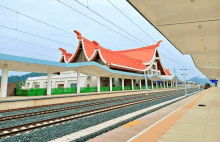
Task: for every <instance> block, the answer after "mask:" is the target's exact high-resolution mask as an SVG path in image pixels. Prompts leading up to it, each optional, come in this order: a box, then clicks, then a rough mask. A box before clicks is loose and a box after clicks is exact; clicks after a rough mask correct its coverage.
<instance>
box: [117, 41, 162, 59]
mask: <svg viewBox="0 0 220 142" xmlns="http://www.w3.org/2000/svg"><path fill="white" fill-rule="evenodd" d="M161 42H162V40H160V41H158V42H157V44H154V45H151V46H146V47H141V48H136V49H128V50H121V51H116V53H121V54H124V55H127V56H130V57H132V58H135V59H139V60H142V61H143V62H144V63H146V62H147V63H148V62H150V61H151V59H152V58H153V56H154V54H155V50H156V48H157V47H159V45H160V43H161Z"/></svg>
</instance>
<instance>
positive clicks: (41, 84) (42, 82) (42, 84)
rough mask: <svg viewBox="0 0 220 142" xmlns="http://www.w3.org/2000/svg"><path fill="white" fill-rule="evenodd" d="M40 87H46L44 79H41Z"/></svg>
mask: <svg viewBox="0 0 220 142" xmlns="http://www.w3.org/2000/svg"><path fill="white" fill-rule="evenodd" d="M40 88H44V81H43V80H41V81H40Z"/></svg>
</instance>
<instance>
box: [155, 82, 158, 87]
mask: <svg viewBox="0 0 220 142" xmlns="http://www.w3.org/2000/svg"><path fill="white" fill-rule="evenodd" d="M155 82H156V88H157V89H158V84H157V81H155Z"/></svg>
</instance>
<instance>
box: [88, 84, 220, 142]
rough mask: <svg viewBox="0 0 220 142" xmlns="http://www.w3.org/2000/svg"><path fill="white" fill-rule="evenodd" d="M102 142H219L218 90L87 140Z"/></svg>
mask: <svg viewBox="0 0 220 142" xmlns="http://www.w3.org/2000/svg"><path fill="white" fill-rule="evenodd" d="M199 104H204V105H206V106H203V107H200V106H198V105H199ZM101 141H105V142H114V141H115V142H116V141H117V142H124V141H129V142H130V141H132V142H151V141H152V142H156V141H158V142H188V141H190V142H194V141H195V142H197V141H198V142H202V141H204V142H212V141H213V142H220V89H219V88H211V89H208V90H205V91H203V92H200V93H198V94H197V95H194V96H191V97H188V98H186V99H184V100H181V101H179V102H176V103H174V104H172V105H169V106H167V107H165V108H163V109H160V110H158V111H156V112H153V113H151V114H149V115H146V116H144V117H142V118H140V119H137V120H135V121H132V122H130V123H127V124H125V125H123V126H121V127H119V128H116V129H114V130H112V131H109V132H107V133H105V134H102V135H101V136H98V137H95V138H93V139H91V140H89V142H101Z"/></svg>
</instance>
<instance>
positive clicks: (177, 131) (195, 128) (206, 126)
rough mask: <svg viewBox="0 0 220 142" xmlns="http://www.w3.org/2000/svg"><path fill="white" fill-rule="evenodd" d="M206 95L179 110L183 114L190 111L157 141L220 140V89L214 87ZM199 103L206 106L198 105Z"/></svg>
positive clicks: (197, 141) (210, 141)
mask: <svg viewBox="0 0 220 142" xmlns="http://www.w3.org/2000/svg"><path fill="white" fill-rule="evenodd" d="M204 95H205V94H204ZM204 95H201V97H199V98H198V99H196V100H194V101H192V102H191V103H190V104H188V105H186V106H184V107H183V109H181V110H180V111H179V112H177V113H179V115H182V114H181V113H184V111H188V112H187V113H186V114H185V115H184V116H183V117H182V118H181V119H179V120H178V121H177V122H176V123H175V124H174V125H173V126H172V127H170V129H169V130H168V131H167V132H166V133H165V134H163V135H162V137H160V138H159V140H157V141H158V142H183V141H184V142H220V89H219V88H212V89H211V90H210V92H208V93H207V95H205V96H204ZM203 96H204V97H203ZM200 98H201V100H199V99H200ZM197 100H199V101H197ZM199 104H203V105H206V106H203V107H202V106H198V105H199ZM175 115H178V114H175Z"/></svg>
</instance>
